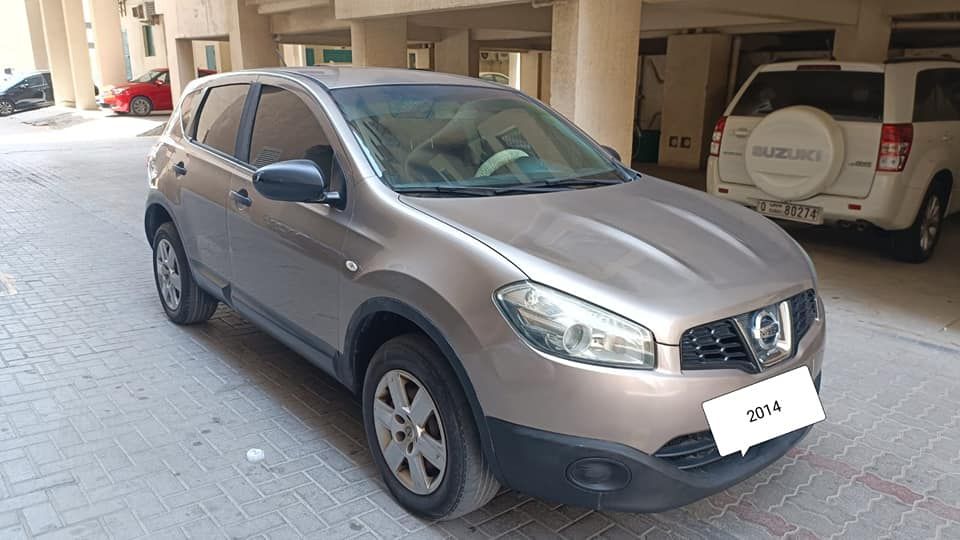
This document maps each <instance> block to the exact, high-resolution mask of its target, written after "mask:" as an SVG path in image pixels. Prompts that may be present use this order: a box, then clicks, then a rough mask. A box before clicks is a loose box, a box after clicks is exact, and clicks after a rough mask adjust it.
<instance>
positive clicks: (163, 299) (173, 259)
mask: <svg viewBox="0 0 960 540" xmlns="http://www.w3.org/2000/svg"><path fill="white" fill-rule="evenodd" d="M172 275H176V276H177V277H178V279H174V278H173V277H171V276H172ZM153 280H154V282H155V283H156V285H157V294H159V295H160V304H161V305H162V306H163V311H165V312H166V314H167V318H169V319H170V320H171V321H173V322H174V323H176V324H196V323H199V322H203V321H206V320H207V319H209V318H210V317H212V316H213V313H214V312H215V311H216V310H217V304H218V302H217V299H216V298H214V297H212V296H210V295H209V294H207V293H206V291H204V290H203V289H201V288H200V287H199V286H198V285H197V283H196V281H194V280H193V274H192V273H191V272H190V266H189V265H188V264H187V255H186V253H185V252H184V251H183V243H182V242H181V241H180V235H179V234H177V229H176V227H174V226H173V223H170V222H167V223H164V224H163V225H160V228H159V229H157V233H156V234H155V235H154V236H153ZM177 281H178V282H179V287H180V288H179V291H176V292H175V287H174V286H173V284H174V283H175V282H177Z"/></svg>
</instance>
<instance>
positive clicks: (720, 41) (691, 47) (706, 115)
mask: <svg viewBox="0 0 960 540" xmlns="http://www.w3.org/2000/svg"><path fill="white" fill-rule="evenodd" d="M731 45H732V41H731V38H730V36H729V35H727V34H681V35H674V36H670V37H669V38H667V69H666V74H665V76H664V86H663V106H662V110H663V117H662V119H661V122H660V125H661V126H663V128H662V132H661V133H660V158H659V163H660V164H661V165H667V166H671V167H682V168H687V169H699V168H701V167H702V166H703V165H704V163H705V162H706V157H707V152H708V150H709V146H710V141H709V139H710V136H711V135H712V134H713V126H714V124H715V123H716V121H717V119H718V118H719V117H720V115H721V114H723V108H724V106H725V105H726V104H727V78H728V76H729V71H730V51H731Z"/></svg>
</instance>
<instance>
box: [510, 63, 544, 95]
mask: <svg viewBox="0 0 960 540" xmlns="http://www.w3.org/2000/svg"><path fill="white" fill-rule="evenodd" d="M517 59H518V62H517V88H518V89H519V90H520V91H521V92H523V93H524V94H526V95H528V96H530V97H534V98H537V99H539V98H540V53H537V52H526V53H520V54H518V55H517ZM512 66H513V63H512V62H511V67H512ZM510 77H511V78H512V77H513V73H511V74H510Z"/></svg>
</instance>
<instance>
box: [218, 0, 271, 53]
mask: <svg viewBox="0 0 960 540" xmlns="http://www.w3.org/2000/svg"><path fill="white" fill-rule="evenodd" d="M225 4H226V7H227V20H228V22H229V30H230V65H231V66H232V67H233V69H238V70H239V69H251V68H258V67H274V66H279V65H280V52H279V48H278V44H277V43H276V42H274V40H273V31H272V30H270V17H269V16H268V15H261V14H260V13H258V12H257V4H253V3H248V2H247V1H246V0H226V1H225Z"/></svg>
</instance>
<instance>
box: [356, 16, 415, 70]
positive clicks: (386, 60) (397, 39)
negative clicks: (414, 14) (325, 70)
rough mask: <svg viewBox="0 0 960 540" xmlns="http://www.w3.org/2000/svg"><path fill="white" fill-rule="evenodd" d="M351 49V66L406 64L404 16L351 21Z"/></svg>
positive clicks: (403, 66) (393, 65) (400, 65)
mask: <svg viewBox="0 0 960 540" xmlns="http://www.w3.org/2000/svg"><path fill="white" fill-rule="evenodd" d="M350 48H351V49H352V50H353V65H354V66H368V67H392V68H405V67H407V18H406V17H390V18H383V19H369V20H362V21H351V22H350Z"/></svg>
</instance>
